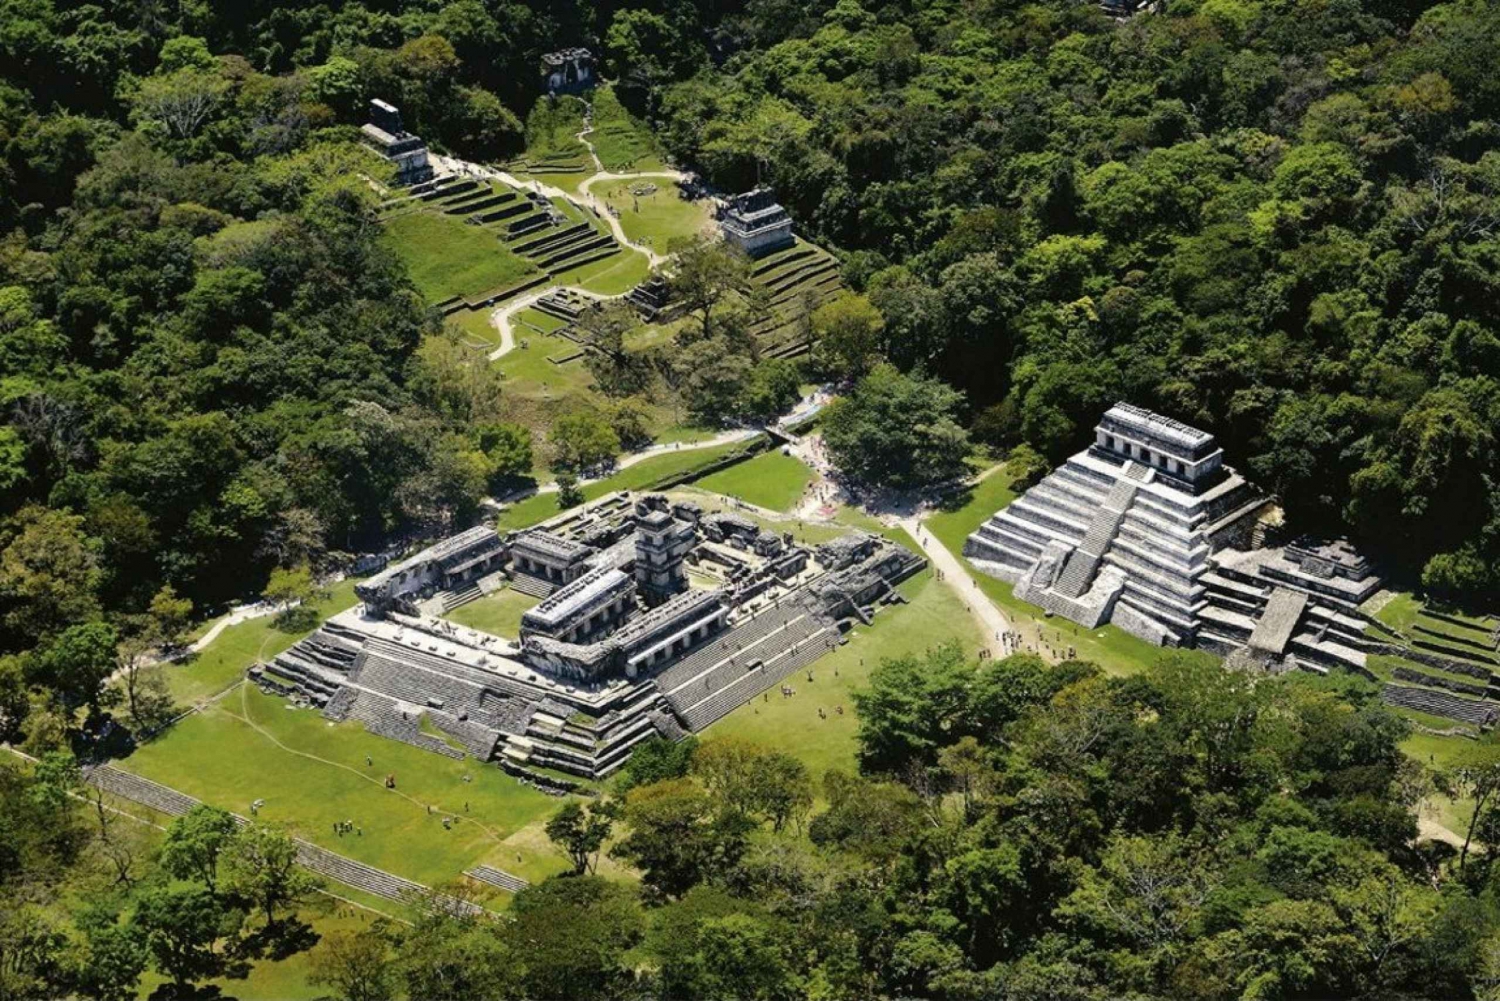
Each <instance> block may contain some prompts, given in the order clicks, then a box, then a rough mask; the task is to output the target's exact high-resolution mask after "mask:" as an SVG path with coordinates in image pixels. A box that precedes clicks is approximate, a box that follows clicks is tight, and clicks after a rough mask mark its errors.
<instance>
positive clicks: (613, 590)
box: [251, 493, 925, 788]
mask: <svg viewBox="0 0 1500 1001" xmlns="http://www.w3.org/2000/svg"><path fill="white" fill-rule="evenodd" d="M923 566H925V561H924V560H923V559H921V558H920V557H918V556H916V555H914V554H913V553H911V552H910V551H908V550H906V549H905V548H903V547H901V546H897V545H895V544H894V543H891V542H889V541H887V540H885V539H882V538H880V537H879V536H875V535H870V534H867V533H863V532H851V533H850V534H849V535H847V536H844V537H841V538H839V539H837V540H835V541H833V542H830V543H825V544H823V545H821V546H818V547H816V548H809V547H806V546H803V545H800V544H798V543H796V542H795V541H794V540H793V539H792V538H791V537H790V536H789V535H785V534H780V533H776V532H771V531H767V530H766V529H764V528H762V527H761V526H760V525H758V524H757V523H755V522H753V521H751V520H749V519H747V518H742V517H739V516H738V515H734V514H708V515H704V514H703V513H702V510H701V508H699V507H698V506H697V505H696V504H693V503H690V502H677V503H673V502H671V501H670V500H669V499H668V498H667V497H665V496H663V495H660V494H648V495H643V496H639V497H632V496H631V495H629V494H627V493H616V494H610V495H608V496H606V497H603V498H600V499H599V500H597V501H595V502H593V503H591V504H589V505H586V506H585V507H583V508H579V509H576V510H573V511H569V512H567V513H565V514H561V515H558V516H557V517H556V518H553V519H552V520H550V521H548V522H544V523H543V524H541V525H539V526H537V527H536V528H532V529H527V530H524V531H519V532H512V533H509V534H507V535H504V536H502V535H500V534H499V533H497V532H495V531H494V530H493V529H489V528H484V527H479V528H471V529H469V530H467V531H465V532H461V533H459V534H458V535H455V536H453V537H451V538H449V539H445V540H443V541H442V542H439V543H438V544H437V545H434V546H432V547H430V548H428V549H425V550H423V551H422V552H420V553H417V554H416V555H415V556H412V557H410V558H409V559H406V560H403V561H401V562H400V563H397V564H395V565H393V566H390V567H388V568H386V569H384V570H382V571H381V572H380V573H378V574H376V575H375V576H373V577H371V578H369V579H367V580H364V581H361V582H360V583H359V584H357V585H356V586H355V593H356V595H357V596H358V597H359V598H360V600H361V601H362V602H363V605H362V606H361V607H359V608H355V609H351V610H349V611H347V612H344V613H341V614H339V615H336V616H334V617H333V618H331V619H329V620H328V622H326V623H325V624H324V625H323V627H322V628H321V629H319V630H318V631H317V632H316V633H314V634H313V635H312V636H310V637H308V638H307V639H305V640H303V641H301V642H300V643H298V644H296V645H295V646H293V647H292V648H291V649H290V650H288V651H286V652H285V653H283V654H281V655H280V656H278V657H277V658H275V659H274V660H273V661H272V662H271V663H268V664H260V665H257V666H256V667H255V668H253V669H252V670H251V675H252V677H253V678H254V679H255V680H256V681H257V682H258V683H259V684H261V686H262V687H264V688H266V689H268V690H274V691H280V692H284V693H289V694H290V693H296V694H299V695H300V696H302V697H305V698H306V699H307V700H309V701H310V702H311V703H313V704H314V705H317V706H320V707H322V711H323V714H324V715H325V716H326V717H328V718H329V719H331V720H342V719H357V720H360V721H362V722H363V723H364V725H365V727H366V728H367V729H369V730H370V731H371V732H374V733H378V734H380V735H382V736H386V737H391V738H393V739H396V740H401V741H405V742H406V743H409V744H413V745H416V746H418V747H423V748H426V749H427V750H430V751H433V752H435V753H438V754H446V755H449V756H453V757H462V756H464V755H466V754H467V755H472V756H474V757H476V758H479V759H481V760H490V759H492V758H495V759H498V760H499V762H500V764H501V766H502V767H504V768H506V769H507V770H509V771H512V772H513V773H515V774H518V775H521V776H523V777H530V778H532V779H534V780H535V781H537V782H538V783H543V784H545V783H546V782H550V783H552V785H551V786H549V788H551V787H554V786H555V785H556V783H557V781H558V780H556V779H555V778H550V777H548V776H546V775H544V774H542V773H536V772H532V771H530V769H531V767H532V766H546V767H549V768H555V769H559V770H562V771H565V772H569V773H571V774H574V775H578V776H581V777H584V778H589V779H593V778H599V777H602V776H604V775H608V774H609V773H610V772H612V771H614V770H615V769H616V768H618V767H620V766H621V765H622V764H624V763H625V761H626V760H628V758H629V755H630V751H631V749H632V748H633V747H634V746H635V745H636V744H638V743H639V742H640V741H642V740H645V739H647V738H648V737H651V736H652V735H655V734H660V735H663V736H665V737H668V738H670V739H678V738H680V737H682V736H684V735H685V734H686V733H687V732H689V731H697V730H702V729H703V728H704V727H706V726H708V725H709V724H710V723H712V722H714V721H715V720H717V719H719V718H720V717H722V716H724V715H726V714H727V713H729V712H730V711H731V710H733V709H735V708H736V707H738V706H741V705H743V704H745V703H746V702H747V701H749V700H751V699H753V698H755V697H756V696H758V695H760V694H761V692H763V691H765V690H766V689H768V688H770V687H771V686H773V685H775V684H777V683H779V682H781V681H782V680H784V679H785V678H787V677H789V676H790V675H792V674H793V673H795V672H797V671H800V670H804V669H806V668H807V667H809V666H810V665H811V664H813V663H814V662H815V661H816V660H817V659H818V658H819V657H822V656H823V655H824V654H826V653H827V652H829V651H830V650H832V649H834V648H835V647H837V646H838V645H840V644H841V643H843V642H844V641H845V640H844V633H845V632H846V631H847V630H848V629H849V628H850V627H851V626H852V625H854V624H855V623H861V622H863V623H868V622H870V621H871V616H872V615H873V614H874V613H875V609H876V607H877V606H878V605H880V604H882V603H889V602H893V601H899V600H901V597H900V594H899V592H897V591H896V590H895V586H896V585H897V584H899V583H900V582H901V581H903V580H905V579H906V578H908V577H910V576H911V575H912V574H914V573H916V572H917V571H918V570H920V569H921V568H922V567H923ZM690 571H691V573H690ZM502 587H511V588H514V589H515V590H517V591H521V592H523V593H526V594H530V595H535V596H538V597H541V598H542V601H541V602H540V603H539V604H537V605H536V606H534V607H533V608H531V609H529V610H528V611H526V612H525V613H524V614H523V615H522V618H521V628H520V636H519V637H518V638H517V639H514V640H512V639H507V638H503V637H500V636H495V635H491V634H488V633H484V632H481V631H478V630H475V629H469V628H467V627H461V626H458V625H455V624H454V623H453V622H451V621H449V620H447V619H444V618H442V617H441V614H442V613H445V612H447V611H450V610H452V609H453V608H456V607H458V606H459V605H461V604H463V603H464V602H466V601H470V600H474V599H475V598H478V597H479V596H481V595H483V594H487V593H492V592H494V591H495V590H497V589H499V588H502Z"/></svg>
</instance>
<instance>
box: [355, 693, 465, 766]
mask: <svg viewBox="0 0 1500 1001" xmlns="http://www.w3.org/2000/svg"><path fill="white" fill-rule="evenodd" d="M421 716H422V713H421V712H420V711H419V712H416V713H413V712H411V711H409V710H402V709H401V707H400V706H399V705H398V704H397V703H395V702H393V701H391V700H390V699H387V698H382V697H381V696H379V695H375V694H373V693H371V692H360V693H359V695H358V697H356V698H355V700H354V704H353V705H352V706H350V707H349V712H348V715H347V716H346V717H345V718H346V719H352V720H358V721H359V722H361V723H363V724H364V725H365V729H366V730H368V731H369V732H370V733H373V734H375V735H377V736H380V737H386V738H389V739H391V740H399V741H401V742H402V743H403V744H410V745H412V746H413V747H420V748H421V749H422V750H424V751H431V752H432V753H434V754H441V755H443V756H444V757H446V758H454V759H456V760H462V758H463V756H464V752H463V751H460V750H459V749H458V748H456V747H452V746H450V745H449V744H448V743H447V742H446V741H444V740H440V739H439V738H437V737H434V736H432V735H431V734H427V733H423V732H422V729H421V725H420V724H419V723H418V720H419V719H420V718H421ZM491 746H492V747H493V745H491Z"/></svg>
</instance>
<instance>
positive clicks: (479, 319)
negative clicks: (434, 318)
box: [447, 306, 500, 351]
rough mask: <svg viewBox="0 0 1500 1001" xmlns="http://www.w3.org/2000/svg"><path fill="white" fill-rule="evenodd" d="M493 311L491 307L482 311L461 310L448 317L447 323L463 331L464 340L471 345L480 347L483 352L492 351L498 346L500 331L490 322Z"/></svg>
mask: <svg viewBox="0 0 1500 1001" xmlns="http://www.w3.org/2000/svg"><path fill="white" fill-rule="evenodd" d="M494 312H495V310H494V307H492V306H485V307H484V308H482V309H461V310H459V311H458V312H457V313H454V314H453V315H451V316H449V317H448V318H447V322H448V323H451V324H453V325H454V326H456V327H458V329H460V330H462V331H463V335H464V340H465V341H466V342H468V343H469V344H471V345H474V346H480V345H482V346H483V348H484V350H486V351H493V350H495V349H496V348H498V347H499V346H500V331H498V330H496V329H495V325H494V324H493V323H491V322H490V317H491V316H492V315H493V314H494Z"/></svg>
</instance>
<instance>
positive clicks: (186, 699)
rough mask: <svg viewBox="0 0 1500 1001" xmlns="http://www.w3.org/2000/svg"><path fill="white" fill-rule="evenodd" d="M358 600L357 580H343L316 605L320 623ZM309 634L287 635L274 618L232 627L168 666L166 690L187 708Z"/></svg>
mask: <svg viewBox="0 0 1500 1001" xmlns="http://www.w3.org/2000/svg"><path fill="white" fill-rule="evenodd" d="M358 600H359V599H357V598H356V597H355V596H354V581H353V580H352V579H350V580H344V581H340V582H339V583H337V584H335V585H333V587H331V588H329V591H328V597H327V598H325V599H324V600H322V601H319V602H317V603H316V605H314V611H315V612H316V613H317V621H319V622H321V621H322V620H323V619H325V618H327V617H328V616H330V615H333V614H334V613H335V612H342V611H343V610H344V609H346V608H353V607H354V605H355V604H356V603H357V602H358ZM205 631H206V629H205ZM310 632H311V630H300V631H293V632H286V631H284V630H283V629H282V628H281V627H280V626H279V625H278V624H277V622H276V618H275V616H265V617H263V618H259V619H250V620H248V621H246V622H241V623H239V624H238V625H233V626H229V627H228V628H227V629H225V630H224V631H223V632H222V633H220V634H219V636H218V638H217V639H215V640H214V641H213V643H211V644H209V646H208V649H206V650H204V651H203V652H202V653H198V654H195V655H193V656H192V657H191V658H190V659H188V660H186V661H183V662H181V663H175V664H167V665H165V667H164V668H163V670H164V671H165V672H166V678H167V687H168V689H169V690H170V691H171V693H172V698H173V699H174V700H175V701H176V702H177V704H178V705H180V706H182V707H183V708H187V707H188V706H191V705H192V704H193V703H195V702H198V701H200V700H202V699H207V698H210V697H212V696H214V695H217V694H218V693H219V692H222V691H224V689H226V688H228V687H229V686H231V685H233V684H234V683H235V682H237V681H239V680H240V679H241V678H243V677H244V676H245V669H246V668H248V667H250V666H251V665H253V664H254V663H255V662H256V661H265V660H270V659H271V658H273V657H275V656H276V655H277V654H279V653H281V652H282V651H283V650H285V649H287V648H288V647H290V646H291V645H292V644H293V643H295V642H297V641H298V640H300V639H301V638H302V637H304V636H306V635H308V633H310Z"/></svg>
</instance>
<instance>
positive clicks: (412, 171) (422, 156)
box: [359, 100, 433, 185]
mask: <svg viewBox="0 0 1500 1001" xmlns="http://www.w3.org/2000/svg"><path fill="white" fill-rule="evenodd" d="M359 132H360V138H361V139H363V140H364V142H365V145H367V146H369V147H370V148H371V149H373V150H375V152H377V153H379V154H380V155H381V156H383V157H385V159H387V160H389V161H390V162H391V163H393V164H395V165H396V183H397V184H402V185H410V184H422V183H424V182H426V181H430V180H432V173H433V171H432V164H431V163H429V162H428V160H427V144H426V143H424V142H423V141H422V140H421V139H419V138H417V137H416V136H414V135H412V134H411V133H410V132H408V131H406V129H405V127H404V126H403V125H402V124H401V112H400V111H398V110H397V109H396V106H395V105H393V104H388V103H386V102H385V101H381V100H374V101H371V102H370V120H369V121H368V122H366V123H365V124H364V125H363V126H362V127H361V128H360V130H359Z"/></svg>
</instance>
